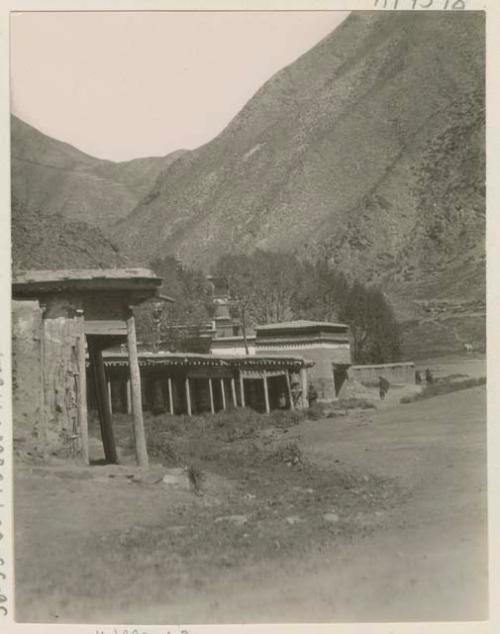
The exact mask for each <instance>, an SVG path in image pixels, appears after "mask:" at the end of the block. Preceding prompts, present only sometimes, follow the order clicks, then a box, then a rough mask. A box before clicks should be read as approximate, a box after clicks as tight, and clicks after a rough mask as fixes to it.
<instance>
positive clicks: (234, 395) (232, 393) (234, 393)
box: [231, 376, 238, 407]
mask: <svg viewBox="0 0 500 634" xmlns="http://www.w3.org/2000/svg"><path fill="white" fill-rule="evenodd" d="M231 395H232V397H233V405H234V407H237V405H238V401H237V400H236V382H235V380H234V376H232V377H231Z"/></svg>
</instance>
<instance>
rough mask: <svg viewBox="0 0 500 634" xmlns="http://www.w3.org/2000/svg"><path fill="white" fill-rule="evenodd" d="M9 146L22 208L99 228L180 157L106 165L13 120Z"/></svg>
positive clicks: (120, 214)
mask: <svg viewBox="0 0 500 634" xmlns="http://www.w3.org/2000/svg"><path fill="white" fill-rule="evenodd" d="M11 147H12V160H11V174H12V192H13V194H14V196H15V197H16V198H17V200H18V201H19V203H20V204H21V205H22V206H23V207H25V208H27V209H31V210H36V211H39V212H41V213H42V214H44V215H47V214H61V215H62V216H63V217H65V218H68V219H70V220H77V221H83V222H90V223H91V224H95V225H97V226H99V227H102V228H105V227H107V226H109V225H110V224H112V223H114V222H115V221H116V220H118V219H119V218H121V217H123V216H126V215H127V214H128V213H130V211H131V210H132V209H133V208H134V207H135V206H136V205H137V204H138V202H139V201H140V200H141V199H142V197H143V196H145V195H146V194H147V193H148V192H149V190H150V189H151V187H152V186H153V184H154V182H155V181H156V179H157V177H158V175H159V174H160V172H161V170H163V169H164V168H166V167H168V165H169V164H170V163H171V162H172V161H173V160H175V159H176V158H177V156H178V155H179V154H182V151H179V152H174V153H173V154H170V155H168V156H165V157H153V158H141V159H135V160H132V161H125V162H122V163H114V162H112V161H105V160H101V159H97V158H94V157H92V156H89V155H88V154H84V153H83V152H80V150H77V149H76V148H74V147H73V146H71V145H69V144H67V143H62V142H61V141H57V140H55V139H52V138H51V137H48V136H47V135H45V134H43V133H41V132H39V131H38V130H36V129H35V128H33V127H32V126H30V125H28V124H27V123H25V122H24V121H21V120H20V119H18V118H17V117H15V116H12V117H11Z"/></svg>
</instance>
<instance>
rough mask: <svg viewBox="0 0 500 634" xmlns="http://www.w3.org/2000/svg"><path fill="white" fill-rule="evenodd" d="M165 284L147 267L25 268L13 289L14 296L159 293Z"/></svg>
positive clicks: (18, 274) (17, 274)
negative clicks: (74, 293)
mask: <svg viewBox="0 0 500 634" xmlns="http://www.w3.org/2000/svg"><path fill="white" fill-rule="evenodd" d="M161 283H162V280H161V278H160V277H158V276H157V275H156V274H155V273H153V271H150V270H149V269H145V268H122V269H60V270H25V271H18V272H16V273H15V274H14V277H13V280H12V290H13V294H14V296H26V295H28V296H34V295H36V294H37V293H53V292H61V291H85V290H91V291H99V290H106V291H110V290H116V291H121V290H123V291H137V290H138V291H153V293H152V295H155V294H157V289H158V288H159V287H160V286H161ZM164 299H165V300H167V301H168V300H169V298H167V297H165V298H164Z"/></svg>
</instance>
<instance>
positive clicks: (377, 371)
mask: <svg viewBox="0 0 500 634" xmlns="http://www.w3.org/2000/svg"><path fill="white" fill-rule="evenodd" d="M349 374H350V376H352V377H353V378H354V379H355V380H357V381H359V383H363V384H375V383H377V382H378V380H379V377H381V376H383V377H384V378H386V379H387V380H388V381H389V383H391V384H392V385H408V384H414V383H415V364H414V363H411V362H408V363H384V364H381V365H353V366H351V367H350V368H349Z"/></svg>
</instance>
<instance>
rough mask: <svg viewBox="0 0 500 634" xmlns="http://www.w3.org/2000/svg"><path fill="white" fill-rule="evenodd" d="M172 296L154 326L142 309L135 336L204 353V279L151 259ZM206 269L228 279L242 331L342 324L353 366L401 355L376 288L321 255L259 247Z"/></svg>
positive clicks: (171, 261)
mask: <svg viewBox="0 0 500 634" xmlns="http://www.w3.org/2000/svg"><path fill="white" fill-rule="evenodd" d="M151 268H152V270H153V271H155V273H157V274H158V275H159V276H160V277H162V278H163V280H164V281H163V287H164V289H163V292H164V293H165V294H167V295H169V296H171V297H172V298H173V299H174V300H175V303H174V304H170V305H168V306H167V307H166V308H165V310H164V311H163V314H162V317H161V320H160V322H159V323H157V328H156V335H155V328H154V327H153V326H154V324H153V318H152V311H151V308H150V307H148V306H147V305H146V306H144V307H142V308H141V309H140V311H141V315H140V316H139V317H138V329H139V337H140V338H142V339H143V340H144V341H146V342H148V343H151V340H152V338H154V336H157V337H158V338H159V340H160V339H161V342H162V345H164V346H167V347H168V348H169V349H171V350H186V351H189V350H191V351H206V350H205V347H206V346H207V345H208V340H207V339H204V338H203V337H199V336H198V334H199V333H200V332H201V329H200V327H201V326H203V325H204V324H206V323H207V322H209V321H210V320H212V319H213V306H212V301H211V287H210V284H209V282H208V280H207V279H206V276H205V275H204V274H203V273H201V272H200V271H197V270H194V269H190V268H188V267H186V266H184V265H182V264H181V263H179V262H178V261H177V260H175V258H173V257H170V256H167V257H165V258H161V259H156V260H154V261H153V262H151ZM211 274H212V275H215V276H218V277H222V278H223V279H225V280H226V283H227V289H228V293H229V296H230V298H231V299H232V300H233V302H232V306H233V308H232V310H233V312H234V316H235V317H238V318H240V319H241V321H242V322H243V323H244V325H245V328H246V330H247V332H249V331H251V330H252V329H253V328H254V327H255V326H257V325H259V324H266V323H274V322H281V321H288V320H295V319H309V320H314V321H333V322H342V323H346V324H348V325H349V326H350V329H351V334H352V347H353V358H354V361H355V362H356V363H389V362H392V361H397V360H398V359H400V356H401V343H400V334H399V328H398V324H397V321H396V318H395V316H394V312H393V310H392V307H391V305H390V303H389V301H388V300H387V298H386V297H385V295H384V293H383V292H382V290H381V289H380V288H375V287H369V286H365V285H364V284H363V283H362V282H360V281H359V280H354V281H351V280H348V278H347V277H346V276H345V275H344V273H342V272H341V271H338V270H336V269H335V268H334V267H333V266H332V265H331V264H330V263H329V262H327V261H326V260H318V261H317V262H310V261H305V260H301V259H299V258H298V257H297V256H295V255H293V254H289V253H275V252H269V251H262V250H258V251H255V252H254V253H253V254H251V255H243V254H240V255H222V256H221V257H220V258H219V259H218V261H217V262H216V264H215V266H213V267H212V270H211Z"/></svg>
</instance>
